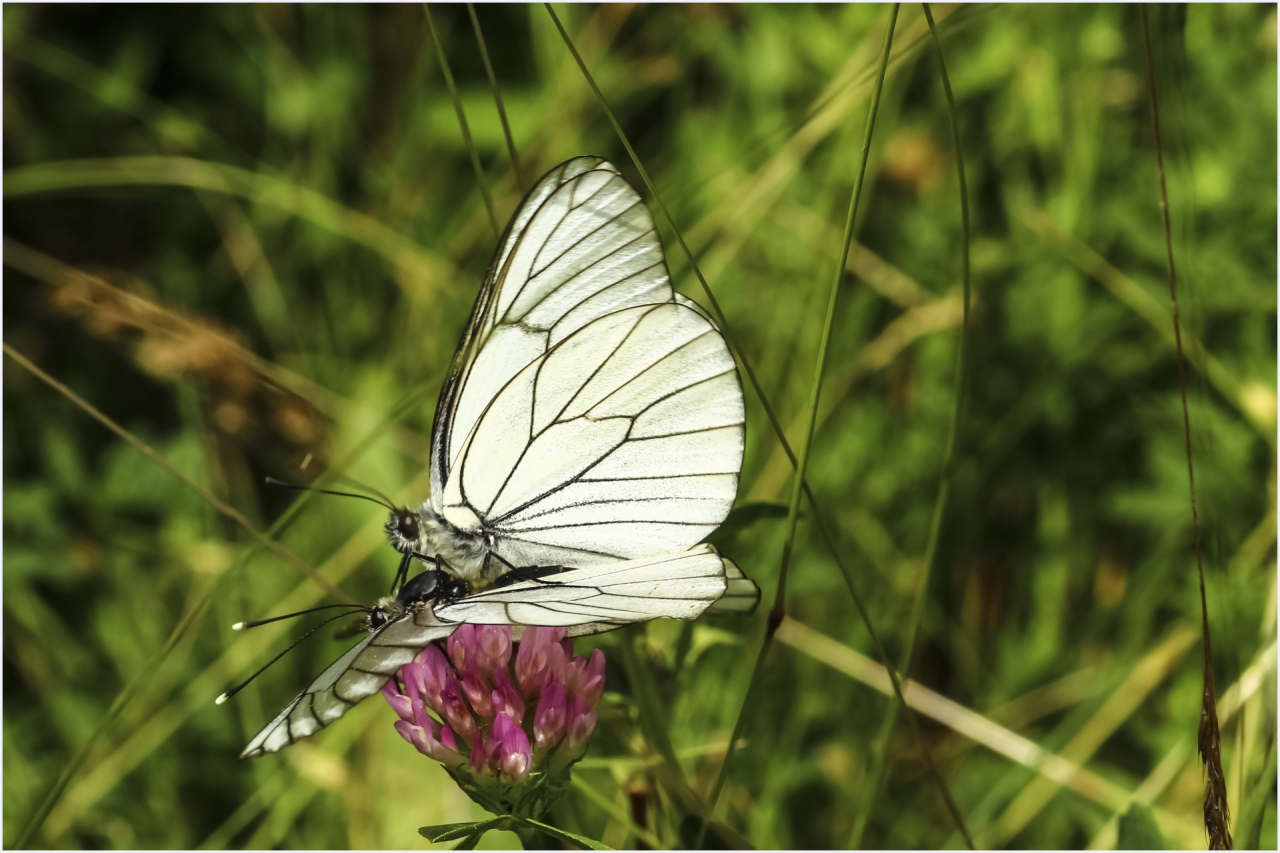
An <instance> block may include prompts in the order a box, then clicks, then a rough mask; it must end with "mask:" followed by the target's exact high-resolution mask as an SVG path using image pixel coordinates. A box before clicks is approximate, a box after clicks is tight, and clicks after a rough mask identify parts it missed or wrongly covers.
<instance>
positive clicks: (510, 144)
mask: <svg viewBox="0 0 1280 853" xmlns="http://www.w3.org/2000/svg"><path fill="white" fill-rule="evenodd" d="M467 14H468V15H470V16H471V28H472V29H474V30H475V31H476V44H478V45H480V59H481V60H482V61H483V62H484V73H485V74H486V75H488V77H489V88H490V89H491V90H492V91H493V102H494V104H496V105H497V107H498V118H499V119H500V120H501V121H502V135H503V136H504V137H505V138H506V140H507V153H508V154H510V155H511V168H513V169H514V170H515V173H516V184H517V185H518V186H519V187H520V192H524V191H525V190H526V189H528V187H527V186H526V185H525V182H524V172H523V171H522V170H521V169H520V155H519V154H518V153H516V140H515V137H513V136H512V135H511V125H510V123H508V122H507V110H506V107H504V106H503V105H502V91H501V90H500V89H499V88H498V77H497V75H496V74H494V73H493V63H491V62H490V61H489V49H488V48H487V47H485V43H484V33H482V32H481V31H480V19H479V18H477V17H476V5H475V4H474V3H468V4H467Z"/></svg>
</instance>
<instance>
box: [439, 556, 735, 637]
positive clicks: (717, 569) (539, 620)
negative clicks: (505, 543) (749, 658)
mask: <svg viewBox="0 0 1280 853" xmlns="http://www.w3.org/2000/svg"><path fill="white" fill-rule="evenodd" d="M730 567H732V568H731V569H730ZM730 571H732V574H733V577H734V583H740V582H741V581H746V583H747V584H750V585H751V586H752V587H753V588H754V586H755V585H754V584H751V581H749V580H747V579H746V578H745V576H743V575H742V573H741V572H740V571H738V569H737V567H736V566H734V565H733V564H732V563H731V562H729V561H728V560H725V559H724V558H723V557H721V556H720V555H719V554H718V553H717V552H716V550H715V548H713V547H712V546H710V545H699V546H697V547H695V548H692V549H690V550H688V551H685V552H683V553H679V554H667V555H664V556H661V557H654V558H648V559H644V560H630V561H626V562H621V563H612V564H609V565H605V566H593V567H589V568H579V569H569V570H567V571H564V572H561V573H559V574H554V575H549V576H546V577H542V578H538V579H536V580H527V581H520V582H518V583H513V584H510V585H508V586H503V587H498V588H495V589H490V590H486V591H483V592H478V593H475V594H473V595H469V596H467V597H466V598H464V599H462V600H461V601H457V602H454V603H452V604H447V605H442V606H438V607H436V608H435V615H436V617H437V618H438V619H439V620H440V621H441V622H469V623H472V624H477V625H513V626H514V625H521V626H536V625H541V626H553V627H561V628H566V629H567V630H568V635H569V636H571V637H573V636H581V635H583V634H595V633H599V632H601V631H611V630H613V629H615V628H620V627H622V626H624V625H630V624H632V623H634V622H646V621H648V620H650V619H657V618H659V617H669V618H673V619H686V620H691V619H697V618H698V617H699V616H700V615H702V613H703V611H705V610H706V609H707V608H708V607H709V606H710V605H712V604H713V603H714V602H716V601H718V600H720V599H721V598H722V597H723V596H724V594H725V591H726V573H727V572H730ZM756 594H757V597H758V595H759V593H758V591H757V593H756Z"/></svg>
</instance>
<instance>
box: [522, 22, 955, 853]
mask: <svg viewBox="0 0 1280 853" xmlns="http://www.w3.org/2000/svg"><path fill="white" fill-rule="evenodd" d="M545 6H546V8H547V12H548V14H549V15H550V16H551V20H552V21H553V22H554V23H555V26H556V29H557V30H558V31H559V33H560V37H561V38H562V39H563V40H564V43H565V46H566V47H567V48H568V49H569V52H570V53H571V54H572V55H573V58H574V60H575V61H576V62H577V64H578V67H579V68H580V69H581V70H582V75H583V77H584V78H585V79H586V81H587V83H588V85H589V86H590V87H591V90H592V92H593V93H595V96H596V99H597V100H598V101H599V102H600V107H601V109H603V110H604V113H605V115H606V116H607V117H608V118H609V122H610V124H612V125H613V128H614V131H615V132H616V133H617V134H618V138H619V139H620V140H621V141H622V144H623V146H624V147H625V148H626V150H627V153H628V154H629V155H630V156H631V160H632V162H633V163H634V164H635V167H636V169H637V170H638V171H639V172H640V177H641V178H642V179H643V180H644V182H645V186H646V187H647V188H648V190H649V192H650V194H651V195H652V196H653V199H654V202H655V203H656V204H657V205H658V207H659V209H660V210H661V211H662V213H663V215H664V216H665V217H666V220H667V223H668V224H669V225H670V226H671V229H672V231H673V232H674V233H675V236H676V241H677V242H678V243H679V244H680V248H681V250H682V251H683V253H684V256H685V259H686V260H687V261H688V262H689V266H690V268H691V269H692V270H693V272H694V274H695V275H696V276H697V279H698V282H699V284H701V286H702V290H703V293H705V294H706V296H707V300H708V301H709V302H710V304H711V309H712V311H713V312H714V314H715V317H716V321H717V322H718V323H719V325H720V331H721V333H722V334H723V335H724V338H725V341H726V342H727V343H728V344H729V347H730V349H731V350H732V351H733V353H734V355H736V356H737V358H738V361H739V362H740V363H741V364H742V366H743V369H744V370H745V371H746V372H747V376H748V378H749V379H750V381H751V384H752V387H753V388H754V389H755V392H756V395H757V397H758V399H759V400H760V402H761V405H762V406H763V407H764V410H765V413H766V414H767V415H768V417H769V422H770V424H771V425H772V426H773V429H774V432H775V433H776V434H777V436H778V440H779V442H780V443H781V444H782V446H783V448H784V449H785V450H786V453H787V456H788V457H789V458H790V460H791V464H792V465H793V466H794V465H797V464H798V460H797V458H796V456H795V453H794V452H793V451H792V449H791V446H790V444H789V443H788V442H787V438H786V433H785V431H784V430H783V427H782V424H781V422H780V421H779V420H778V417H777V414H776V413H775V412H774V410H773V407H772V406H771V405H770V403H769V398H768V396H767V395H766V394H765V393H764V389H763V388H762V387H761V385H760V382H759V380H758V379H757V378H756V375H755V371H754V370H753V369H752V367H751V362H750V361H748V360H747V357H746V353H745V352H744V351H743V349H742V347H741V346H739V345H738V342H737V340H736V338H735V337H734V336H733V333H732V331H731V329H730V326H729V323H728V319H727V318H726V317H725V314H724V311H723V310H721V308H720V303H719V302H718V301H717V300H716V297H715V294H714V293H713V292H712V291H711V287H710V285H709V284H708V283H707V280H706V277H705V276H704V275H703V274H702V270H701V269H700V268H699V266H698V262H697V261H696V260H695V259H694V257H693V253H692V252H691V251H690V250H689V246H688V244H687V243H686V242H685V240H684V237H683V236H682V235H681V233H680V229H679V228H678V227H677V226H676V223H675V219H674V218H673V217H672V216H671V212H670V211H669V210H668V209H667V206H666V204H665V203H663V201H662V197H661V196H660V195H659V194H658V192H657V189H656V188H655V187H654V185H653V181H652V180H650V178H649V173H648V172H647V171H646V170H645V168H644V164H643V163H641V162H640V158H639V156H638V155H637V154H636V152H635V149H634V148H633V147H632V145H631V142H630V140H629V139H628V138H627V135H626V133H625V132H624V131H623V130H622V126H621V125H620V124H619V123H618V120H617V118H616V117H615V116H614V114H613V110H611V109H610V108H609V103H608V101H607V100H606V99H605V97H604V94H603V93H602V92H601V91H600V87H599V86H597V85H596V82H595V78H594V77H592V76H591V72H590V71H589V70H588V69H587V66H586V63H585V62H583V60H582V57H581V55H579V53H578V51H577V48H576V47H574V44H573V40H572V39H571V38H569V34H568V32H567V31H566V30H565V28H564V25H563V24H562V23H561V22H560V18H559V16H558V15H556V11H555V9H554V8H553V7H552V5H551V4H550V3H546V4H545ZM896 8H897V7H896V6H895V9H896ZM887 60H888V56H887V53H886V55H885V56H884V57H883V58H882V63H881V68H880V69H879V71H878V80H879V81H880V82H881V83H882V82H883V79H884V74H885V69H886V68H887V65H888V61H887ZM798 479H799V480H800V482H801V487H802V489H803V491H804V493H805V496H806V498H807V499H808V501H809V504H810V506H811V507H812V508H813V511H814V521H815V523H816V524H817V526H818V530H819V532H820V533H821V535H822V538H823V540H824V542H825V543H826V545H827V547H828V549H829V550H830V551H831V554H832V556H833V557H834V559H835V561H836V565H837V566H838V567H839V569H840V572H841V575H842V576H843V577H844V581H845V585H846V586H847V587H848V588H849V593H850V595H851V596H852V597H853V600H854V604H855V606H856V607H857V610H858V613H859V616H860V617H861V618H862V620H863V622H864V624H865V625H866V627H867V631H868V633H869V634H870V636H871V638H872V642H873V643H874V645H875V647H876V652H877V654H878V655H879V656H880V657H881V659H882V660H883V662H884V664H885V667H886V668H887V669H889V670H890V677H891V680H892V681H893V685H894V690H895V691H896V692H897V693H898V695H899V697H900V701H901V693H902V689H901V685H900V684H899V683H898V676H897V673H896V672H894V671H893V670H892V668H890V667H889V658H888V656H887V653H886V652H885V649H884V645H883V644H882V643H881V642H880V639H879V636H878V634H877V633H876V630H875V627H874V625H873V624H872V622H871V619H870V615H869V614H868V613H867V610H866V607H865V606H864V605H863V602H862V598H861V596H860V595H859V594H858V591H857V588H856V586H855V584H854V582H853V575H852V574H851V573H850V572H849V570H848V568H847V567H846V566H845V565H844V561H843V560H842V559H841V557H840V553H839V550H838V549H837V548H836V546H835V539H834V537H833V536H832V535H831V532H830V529H829V528H828V527H827V525H826V523H825V522H824V520H823V518H822V515H821V513H820V512H819V508H818V503H817V499H816V498H815V497H814V495H813V492H812V490H810V488H809V484H808V483H807V482H805V480H804V478H803V477H799V478H798ZM759 660H760V661H763V656H762V657H761V658H760V659H759ZM759 666H760V663H759V661H758V662H757V668H759ZM755 681H756V675H755V674H753V675H752V683H754V682H755ZM749 695H750V688H748V696H749ZM913 722H914V721H913ZM916 733H917V735H918V734H919V732H918V729H917V730H916ZM736 742H737V738H736V737H735V738H733V739H731V741H730V743H731V744H733V743H736ZM919 743H920V747H921V749H922V750H923V751H924V752H925V753H926V754H927V753H928V747H927V746H925V744H924V741H923V740H920V742H919ZM728 757H729V756H727V755H726V763H727V762H728ZM722 769H723V767H722ZM935 781H936V783H937V784H938V785H939V787H940V789H941V790H942V791H943V792H944V793H943V797H944V799H945V800H946V801H947V802H948V803H949V804H951V805H954V802H953V801H952V799H951V797H950V794H949V793H946V783H945V782H944V781H943V780H942V777H941V776H935ZM953 814H954V815H955V816H957V817H958V815H959V812H958V810H956V811H954V812H953ZM959 825H960V826H963V823H960V824H959ZM704 827H705V824H704ZM703 834H704V835H705V828H704V830H703Z"/></svg>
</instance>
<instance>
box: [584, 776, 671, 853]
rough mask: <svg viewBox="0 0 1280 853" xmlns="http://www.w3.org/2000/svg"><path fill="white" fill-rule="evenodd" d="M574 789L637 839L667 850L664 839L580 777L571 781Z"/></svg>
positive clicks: (652, 846) (655, 848)
mask: <svg viewBox="0 0 1280 853" xmlns="http://www.w3.org/2000/svg"><path fill="white" fill-rule="evenodd" d="M570 782H571V784H572V785H573V787H575V788H577V789H578V790H579V791H581V792H582V793H583V794H584V795H585V796H586V798H587V799H588V800H591V802H593V803H595V804H596V805H597V806H599V807H600V809H601V810H602V811H604V812H605V813H606V814H608V815H609V816H610V817H612V818H614V819H615V820H617V821H618V822H619V823H621V824H622V825H623V826H624V827H625V828H626V830H627V831H628V832H630V833H632V834H633V835H635V836H636V838H637V839H639V840H640V841H642V842H644V843H645V844H648V845H649V847H650V848H652V849H654V850H666V849H667V845H665V844H663V843H662V839H661V838H659V837H658V836H656V835H654V834H653V833H652V832H650V831H649V830H647V829H645V828H644V827H643V826H641V825H640V824H638V823H636V822H635V820H634V819H633V818H632V817H631V815H629V814H627V812H626V809H623V808H621V807H620V806H619V805H618V804H617V803H614V802H611V801H610V800H609V798H608V797H606V796H605V795H604V794H602V793H600V792H599V791H598V790H597V789H596V788H595V787H593V786H592V785H591V784H590V783H588V782H584V781H582V779H581V777H580V776H574V777H573V778H572V779H571V780H570Z"/></svg>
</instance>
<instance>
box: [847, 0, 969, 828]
mask: <svg viewBox="0 0 1280 853" xmlns="http://www.w3.org/2000/svg"><path fill="white" fill-rule="evenodd" d="M921 5H922V6H923V7H924V16H925V20H926V21H928V24H929V33H930V35H931V36H932V37H933V44H934V48H935V49H936V52H937V56H938V72H939V75H940V76H941V78H942V88H943V91H944V92H945V93H946V97H947V114H948V116H949V117H950V119H951V136H952V140H953V144H954V145H955V151H956V171H957V173H958V176H959V181H960V227H961V231H962V234H963V240H962V241H961V244H960V245H961V255H960V257H961V261H960V265H961V285H962V287H963V297H964V301H963V313H962V315H961V321H960V351H959V353H958V354H957V355H956V369H955V379H954V386H953V387H954V389H955V390H954V394H955V404H954V406H953V407H952V409H951V422H950V423H949V424H948V426H947V444H946V448H945V450H944V451H943V455H942V473H941V476H940V477H939V480H938V494H937V497H936V499H935V500H934V504H933V517H932V519H931V520H930V523H929V539H928V541H927V543H926V544H925V551H924V568H923V577H922V578H921V580H920V589H919V590H918V591H917V593H916V600H915V603H914V605H913V606H912V609H911V621H910V623H909V624H908V627H907V634H906V635H907V638H908V639H907V643H906V645H905V646H904V647H903V650H902V657H901V659H900V660H899V661H898V669H899V670H900V671H901V672H906V671H907V670H908V669H910V667H911V659H912V658H913V657H914V656H915V650H916V643H917V642H918V640H919V637H920V619H921V616H922V614H923V612H924V608H925V602H926V601H928V598H929V582H930V579H931V578H932V577H933V569H934V564H935V563H936V562H937V559H938V539H939V537H940V535H941V533H942V519H943V517H944V516H945V515H946V512H947V503H948V499H949V498H950V495H951V472H952V469H953V468H954V466H955V450H956V433H957V432H958V431H959V427H960V416H961V414H962V412H963V411H964V389H965V384H966V374H967V371H968V350H969V302H970V274H969V241H970V234H969V186H968V183H967V182H966V180H965V174H964V150H963V148H962V146H961V143H960V121H959V118H958V116H957V114H956V102H955V96H954V94H953V93H952V91H951V78H950V77H949V76H948V74H947V63H946V57H945V55H944V54H943V51H942V41H941V39H939V37H938V28H937V26H936V25H935V24H934V20H933V12H932V10H931V9H930V8H929V4H928V3H922V4H921ZM899 697H901V694H899ZM900 704H905V703H903V702H902V700H901V698H899V700H898V701H897V702H891V703H889V707H888V708H887V709H886V710H885V715H884V718H883V720H882V721H881V724H880V733H879V735H878V737H877V739H876V743H877V744H878V747H877V748H876V749H874V750H873V754H874V756H875V757H874V758H873V759H872V770H871V771H870V773H869V775H870V776H871V778H873V779H875V784H873V785H872V786H871V787H869V788H868V789H867V796H866V799H865V800H864V802H863V806H862V808H861V809H859V810H858V816H857V818H856V819H855V823H854V829H853V835H852V837H851V838H850V842H849V844H850V846H851V847H855V848H856V847H861V846H862V835H863V832H865V831H866V826H867V821H868V820H869V819H870V816H871V810H872V808H873V807H874V805H875V800H876V797H877V795H878V794H879V792H880V789H881V788H882V787H883V786H884V782H885V772H886V768H887V766H888V762H887V760H886V759H887V757H888V750H889V737H890V735H891V734H892V733H893V727H894V724H895V723H896V722H897V716H898V707H899V705H900ZM907 716H908V717H909V718H910V719H911V723H912V725H913V726H914V725H916V722H915V718H914V717H911V715H910V714H908V715H907ZM925 755H926V758H927V760H928V761H929V762H930V763H932V761H933V759H932V758H931V757H929V753H928V752H926V753H925ZM949 805H950V804H949ZM961 831H962V834H963V835H964V837H965V841H966V842H967V843H968V845H969V847H970V848H972V847H973V841H972V839H970V838H969V835H968V833H967V832H965V831H964V830H961Z"/></svg>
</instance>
